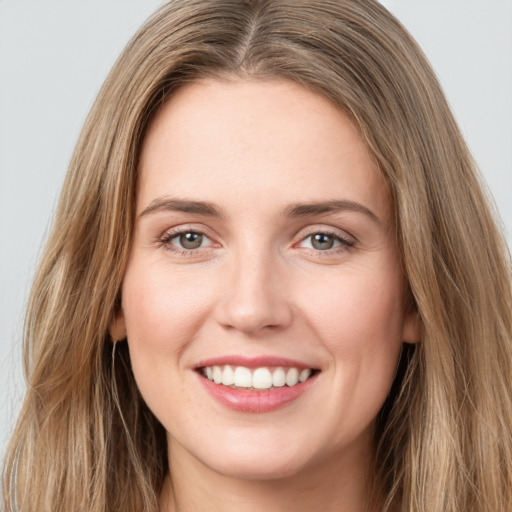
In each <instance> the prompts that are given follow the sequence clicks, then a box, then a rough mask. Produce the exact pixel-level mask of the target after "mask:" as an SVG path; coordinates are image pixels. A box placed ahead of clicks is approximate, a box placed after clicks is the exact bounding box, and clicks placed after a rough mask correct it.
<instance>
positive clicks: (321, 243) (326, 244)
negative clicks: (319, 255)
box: [311, 233, 339, 251]
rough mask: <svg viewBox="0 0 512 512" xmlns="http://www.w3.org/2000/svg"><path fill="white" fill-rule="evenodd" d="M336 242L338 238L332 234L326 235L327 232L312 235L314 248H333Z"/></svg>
mask: <svg viewBox="0 0 512 512" xmlns="http://www.w3.org/2000/svg"><path fill="white" fill-rule="evenodd" d="M336 242H337V240H335V239H334V237H332V236H331V235H326V234H325V233H317V234H316V235H311V246H312V247H313V249H317V250H319V251H326V250H328V249H332V248H333V247H334V244H335V243H336ZM338 245H339V241H338Z"/></svg>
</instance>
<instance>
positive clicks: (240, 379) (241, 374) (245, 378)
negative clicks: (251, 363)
mask: <svg viewBox="0 0 512 512" xmlns="http://www.w3.org/2000/svg"><path fill="white" fill-rule="evenodd" d="M235 386H236V387H238V388H252V374H251V370H249V368H245V367H244V366H237V367H236V370H235Z"/></svg>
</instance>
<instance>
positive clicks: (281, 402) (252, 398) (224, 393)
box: [195, 356, 320, 414]
mask: <svg viewBox="0 0 512 512" xmlns="http://www.w3.org/2000/svg"><path fill="white" fill-rule="evenodd" d="M226 364H229V365H232V366H245V367H246V368H260V367H269V366H282V367H295V368H298V369H306V368H311V366H308V365H305V364H303V363H300V362H298V361H293V360H291V359H283V358H279V357H255V358H246V357H241V356H237V357H231V356H229V357H219V358H214V359H208V360H206V361H202V362H201V363H200V364H199V365H197V366H196V368H195V370H196V372H195V373H196V375H197V378H198V379H199V381H200V383H201V384H202V386H203V387H204V389H205V390H206V391H207V393H208V394H209V395H210V396H211V397H212V398H213V399H214V400H215V401H217V402H218V403H220V404H221V405H223V406H225V407H227V408H229V409H231V410H233V411H237V412H244V413H253V414H254V413H266V412H271V411H275V410H277V409H279V408H281V407H284V406H286V405H288V404H290V403H291V402H294V401H295V400H298V399H299V398H300V397H302V395H304V394H305V393H306V392H307V391H308V390H309V389H310V388H311V386H312V385H314V383H315V381H316V379H317V378H318V374H319V373H320V372H315V373H314V374H313V375H312V376H311V377H310V378H309V379H308V380H306V381H305V382H301V383H299V384H296V385H295V386H290V387H288V386H283V387H280V388H274V389H272V390H268V391H261V390H259V391H255V390H250V389H236V388H231V387H228V386H223V385H222V384H216V383H215V382H213V381H211V380H209V379H207V378H206V377H205V376H204V375H203V374H202V373H201V372H200V371H198V370H199V369H200V368H204V367H205V366H222V365H226Z"/></svg>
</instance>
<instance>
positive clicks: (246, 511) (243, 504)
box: [160, 440, 377, 512]
mask: <svg viewBox="0 0 512 512" xmlns="http://www.w3.org/2000/svg"><path fill="white" fill-rule="evenodd" d="M169 441H170V440H169ZM169 444H170V448H169V466H170V475H172V477H171V476H170V475H168V477H167V478H166V481H165V484H164V488H163V491H162V494H161V499H160V512H196V511H203V510H208V511H209V512H261V510H265V512H288V511H290V512H291V511H293V512H309V511H311V510H322V511H324V512H331V511H332V512H334V511H336V512H367V511H369V510H377V509H373V508H371V507H370V504H369V494H370V493H369V488H370V487H371V485H372V479H373V474H374V471H373V453H372V450H367V452H366V453H364V454H362V453H361V451H360V450H357V453H351V450H350V449H348V450H347V451H346V453H344V454H343V455H342V456H339V455H338V456H337V457H336V458H332V459H331V458H329V457H324V458H322V459H321V460H318V461H315V462H314V463H311V464H310V465H308V467H305V468H303V469H301V470H300V471H298V472H296V473H294V474H293V475H291V476H285V477H280V478H271V479H251V478H238V477H236V476H232V475H225V474H221V473H219V472H217V471H215V470H214V469H212V468H209V467H207V466H205V465H204V464H202V463H201V462H200V461H199V460H198V459H197V458H195V457H193V456H192V455H191V454H189V453H188V452H186V450H185V449H184V448H183V447H182V446H181V445H179V444H178V443H177V442H175V441H174V442H171V441H170V442H169ZM354 452H355V451H354Z"/></svg>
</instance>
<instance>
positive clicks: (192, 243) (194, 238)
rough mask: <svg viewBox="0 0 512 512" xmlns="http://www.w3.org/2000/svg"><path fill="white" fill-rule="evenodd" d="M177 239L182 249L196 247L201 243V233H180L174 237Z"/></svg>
mask: <svg viewBox="0 0 512 512" xmlns="http://www.w3.org/2000/svg"><path fill="white" fill-rule="evenodd" d="M176 239H177V240H178V241H179V245H180V246H181V247H182V248H183V249H198V248H199V247H201V246H202V244H203V235H202V234H201V233H182V234H181V235H179V236H177V237H175V238H174V240H176Z"/></svg>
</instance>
